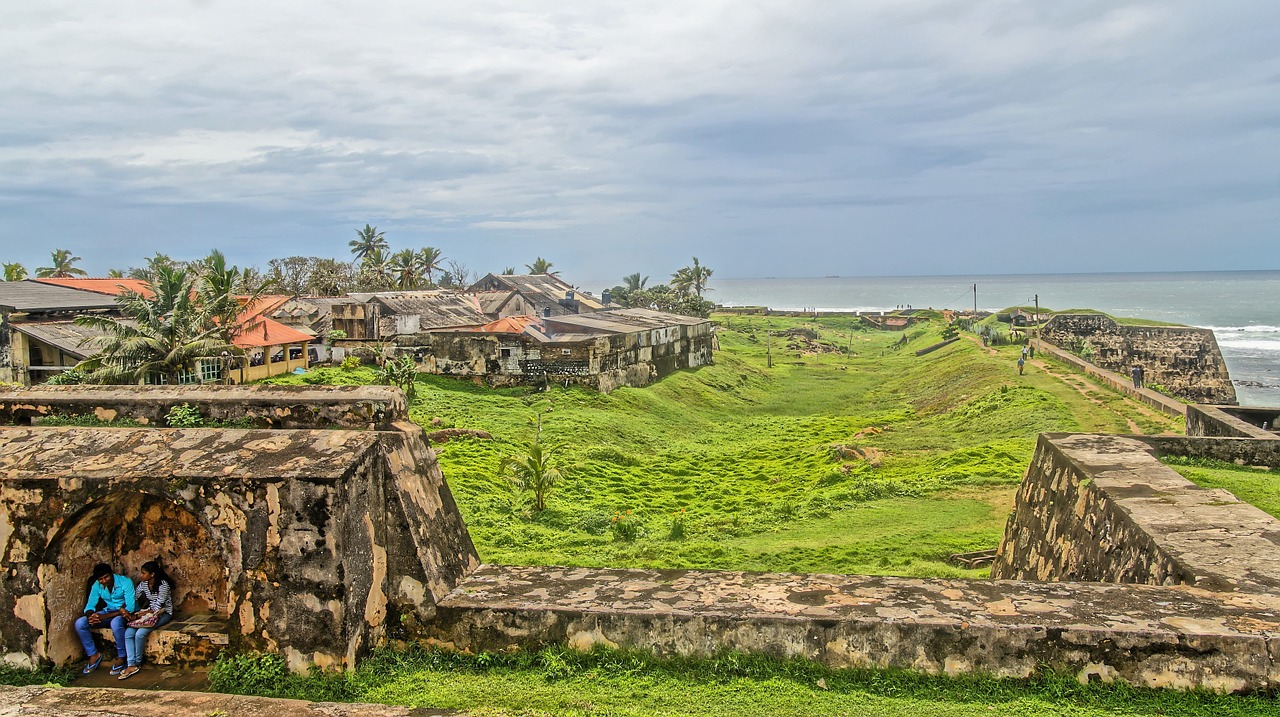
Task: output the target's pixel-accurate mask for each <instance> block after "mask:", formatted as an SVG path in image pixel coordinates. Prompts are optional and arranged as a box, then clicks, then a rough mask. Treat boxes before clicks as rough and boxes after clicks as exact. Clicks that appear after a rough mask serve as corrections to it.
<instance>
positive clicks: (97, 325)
mask: <svg viewBox="0 0 1280 717" xmlns="http://www.w3.org/2000/svg"><path fill="white" fill-rule="evenodd" d="M148 288H149V289H150V294H142V293H136V292H133V291H125V292H124V293H123V294H121V295H120V296H119V297H117V298H116V302H117V303H118V304H119V307H120V314H121V317H120V318H116V317H110V316H102V315H85V316H78V317H76V323H77V324H79V325H80V326H84V327H87V328H91V329H97V330H98V331H100V332H102V334H103V335H102V336H99V337H96V338H94V339H90V345H91V346H93V347H94V348H96V349H97V353H96V354H95V355H94V356H91V357H90V358H88V359H85V360H84V361H82V362H80V364H79V366H77V368H78V369H80V370H82V371H86V372H88V374H89V377H88V380H89V382H90V383H143V382H145V381H147V380H149V379H155V378H159V379H160V380H162V381H164V382H165V383H169V384H175V383H177V382H178V377H179V374H181V373H184V372H191V371H194V370H195V369H196V362H197V361H198V360H200V359H208V358H213V357H217V356H221V355H222V354H223V352H227V353H239V350H238V349H236V347H235V346H233V345H232V344H231V343H230V342H229V341H227V340H226V339H225V338H224V337H223V330H222V327H220V326H219V324H218V322H217V321H216V320H215V319H214V317H213V315H212V314H211V313H209V312H208V311H206V310H205V307H204V306H202V305H201V303H200V301H199V295H198V292H197V291H196V277H195V276H194V275H193V274H191V273H190V272H188V271H186V270H185V269H171V268H168V267H160V268H159V269H158V270H157V273H156V278H155V280H154V281H152V282H150V283H149V284H148Z"/></svg>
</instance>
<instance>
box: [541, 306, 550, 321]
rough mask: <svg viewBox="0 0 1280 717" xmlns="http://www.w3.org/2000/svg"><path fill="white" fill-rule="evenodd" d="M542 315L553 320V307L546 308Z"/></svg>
mask: <svg viewBox="0 0 1280 717" xmlns="http://www.w3.org/2000/svg"><path fill="white" fill-rule="evenodd" d="M542 315H543V316H544V317H546V318H548V319H549V318H551V307H550V306H548V307H546V308H545V309H543V310H542Z"/></svg>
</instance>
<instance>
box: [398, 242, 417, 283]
mask: <svg viewBox="0 0 1280 717" xmlns="http://www.w3.org/2000/svg"><path fill="white" fill-rule="evenodd" d="M391 273H392V274H394V275H395V281H396V288H397V289H400V290H401V291H408V290H410V289H416V288H418V255H417V253H416V252H414V251H413V250H412V249H401V250H400V251H398V252H396V253H395V254H392V255H391Z"/></svg>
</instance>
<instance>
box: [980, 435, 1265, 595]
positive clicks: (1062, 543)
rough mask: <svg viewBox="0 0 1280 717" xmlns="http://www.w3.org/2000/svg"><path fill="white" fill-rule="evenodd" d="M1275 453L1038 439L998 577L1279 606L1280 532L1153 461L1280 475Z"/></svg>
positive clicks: (1249, 445) (1251, 447)
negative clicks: (1215, 595) (1237, 464)
mask: <svg viewBox="0 0 1280 717" xmlns="http://www.w3.org/2000/svg"><path fill="white" fill-rule="evenodd" d="M1277 447H1280V441H1252V440H1246V439H1235V440H1231V439H1216V440H1214V439H1203V438H1202V439H1185V438H1163V437H1162V438H1152V439H1139V438H1136V437H1124V436H1095V435H1063V434H1042V435H1041V436H1040V440H1039V442H1038V444H1037V446H1036V453H1035V457H1034V458H1033V459H1032V463H1031V467H1030V469H1029V470H1028V471H1027V475H1026V478H1025V479H1024V480H1023V482H1022V487H1021V488H1020V489H1019V492H1018V499H1017V507H1016V508H1015V510H1014V513H1013V515H1012V516H1010V518H1009V523H1008V526H1007V527H1006V529H1005V535H1004V539H1003V541H1002V542H1001V544H1000V549H999V554H998V555H997V556H996V561H995V563H994V565H993V566H992V568H991V575H992V577H994V578H998V579H1014V580H1050V581H1068V580H1070V581H1090V582H1093V581H1098V582H1120V583H1144V584H1149V585H1180V584H1185V585H1196V586H1198V587H1204V588H1207V589H1212V590H1216V591H1223V592H1231V591H1237V590H1239V591H1249V592H1271V593H1275V594H1278V595H1280V545H1277V543H1276V541H1275V537H1276V536H1278V535H1280V521H1278V520H1276V519H1275V518H1273V517H1271V516H1270V515H1268V514H1266V513H1264V512H1263V511H1261V510H1259V509H1257V508H1255V507H1254V506H1252V505H1249V504H1248V503H1244V502H1242V501H1240V500H1239V499H1238V498H1236V497H1235V496H1233V495H1232V494H1231V493H1229V492H1227V491H1224V490H1217V489H1205V488H1200V487H1199V486H1196V485H1195V484H1193V483H1191V482H1190V481H1188V480H1186V479H1185V478H1183V477H1182V476H1181V475H1179V474H1178V473H1177V472H1175V471H1174V470H1172V469H1171V468H1169V467H1167V466H1165V465H1164V464H1162V463H1160V462H1159V460H1157V458H1156V455H1157V453H1158V452H1164V453H1176V454H1180V455H1209V456H1211V457H1216V458H1220V459H1224V458H1228V457H1229V456H1235V457H1238V458H1241V459H1243V458H1245V457H1247V458H1249V459H1251V461H1250V462H1254V463H1256V462H1261V463H1262V465H1280V463H1277V462H1276V461H1277V459H1280V452H1277ZM1213 451H1217V453H1216V454H1214V453H1213Z"/></svg>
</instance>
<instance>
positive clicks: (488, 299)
mask: <svg viewBox="0 0 1280 717" xmlns="http://www.w3.org/2000/svg"><path fill="white" fill-rule="evenodd" d="M515 294H516V292H514V291H510V290H501V289H500V290H498V291H477V292H475V297H476V301H477V302H479V304H480V310H481V311H483V312H484V313H486V314H496V313H498V312H500V311H502V306H503V305H504V304H506V303H507V302H508V301H510V300H511V297H513V296H515Z"/></svg>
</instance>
